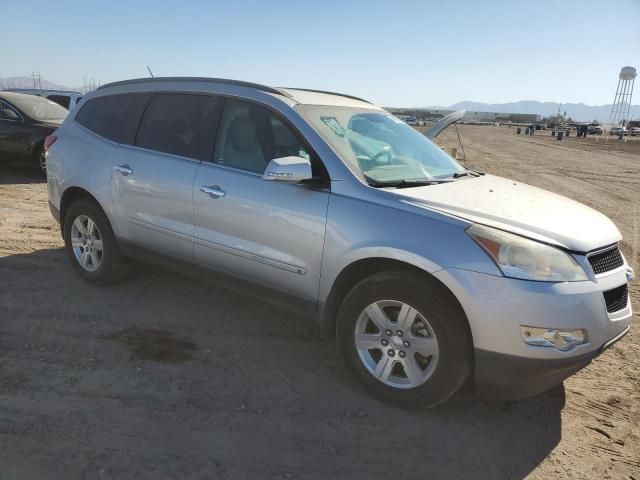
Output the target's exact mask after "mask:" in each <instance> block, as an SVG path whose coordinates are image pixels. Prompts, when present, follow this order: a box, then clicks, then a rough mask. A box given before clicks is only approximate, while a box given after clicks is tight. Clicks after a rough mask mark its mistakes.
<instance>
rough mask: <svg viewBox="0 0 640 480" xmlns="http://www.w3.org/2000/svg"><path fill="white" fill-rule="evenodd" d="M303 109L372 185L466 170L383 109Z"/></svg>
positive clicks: (440, 176) (315, 107)
mask: <svg viewBox="0 0 640 480" xmlns="http://www.w3.org/2000/svg"><path fill="white" fill-rule="evenodd" d="M296 109H297V110H298V112H300V114H301V115H302V116H303V117H304V118H305V120H307V122H309V123H310V124H311V126H312V127H313V128H314V129H315V130H316V131H317V132H318V133H319V134H320V135H321V136H322V137H323V138H324V139H325V140H326V141H327V142H328V143H329V145H331V146H332V147H333V149H334V150H335V151H336V153H337V154H338V155H339V156H340V158H342V160H343V161H344V162H345V163H346V164H347V165H348V166H349V167H351V168H352V169H353V170H355V171H356V172H357V173H359V174H361V175H362V176H364V178H365V179H366V180H367V181H368V182H369V183H378V182H380V183H393V182H401V181H411V180H438V179H444V178H449V177H451V176H452V175H454V174H455V173H458V172H462V171H464V170H465V169H464V168H463V167H462V166H461V165H460V164H458V163H457V162H456V161H455V160H454V159H453V158H451V157H450V156H449V155H447V154H446V153H445V152H444V151H443V150H442V149H441V148H440V147H438V146H437V145H436V144H435V143H433V142H431V141H430V140H429V139H427V138H426V137H425V136H424V135H422V134H420V133H419V132H418V131H416V130H415V129H414V128H412V127H410V126H409V125H407V124H406V123H405V122H403V121H402V120H400V119H398V118H396V117H394V116H393V115H391V114H390V113H388V112H386V111H384V110H374V109H366V108H353V107H335V106H324V105H322V106H321V105H298V106H297V107H296Z"/></svg>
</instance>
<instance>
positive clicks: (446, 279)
mask: <svg viewBox="0 0 640 480" xmlns="http://www.w3.org/2000/svg"><path fill="white" fill-rule="evenodd" d="M629 271H630V269H629V268H628V267H627V266H626V265H624V266H623V267H620V268H618V269H616V270H614V271H612V272H608V273H607V274H604V275H599V276H597V277H593V279H592V280H589V281H583V282H564V283H545V282H532V281H526V280H516V279H511V278H506V277H500V276H496V275H488V274H483V273H478V272H472V271H468V270H462V269H456V268H451V269H447V270H441V271H438V272H435V273H434V276H436V277H437V278H438V279H440V280H441V281H442V282H443V283H444V284H445V285H446V286H447V287H448V288H449V289H450V290H451V291H452V292H453V294H454V295H455V296H456V298H457V299H458V300H459V302H460V304H461V306H462V308H463V310H464V312H465V314H466V316H467V319H468V321H469V326H470V329H471V334H472V337H473V344H474V348H475V351H476V354H475V357H476V370H475V380H476V389H477V390H479V391H480V392H481V393H485V394H487V393H490V394H491V395H492V396H494V397H499V398H505V399H516V398H524V397H526V396H531V395H535V394H537V393H541V392H543V391H544V390H547V389H549V388H551V387H552V386H554V385H556V384H558V383H560V382H562V381H563V380H564V379H565V378H567V377H569V376H570V375H572V374H574V373H575V372H577V371H578V370H580V369H581V368H583V367H585V366H586V365H588V364H589V362H591V360H593V359H594V358H595V357H597V356H598V355H599V354H600V353H601V352H602V351H603V350H604V349H605V348H606V347H608V346H609V345H611V344H612V343H613V342H614V341H617V340H618V339H620V338H622V336H624V334H626V332H627V331H628V329H629V325H630V323H631V318H632V311H631V299H630V298H628V297H627V305H626V307H624V308H622V309H621V310H618V311H615V312H612V313H608V312H607V306H606V302H605V299H604V295H603V292H605V291H608V290H612V289H614V288H617V287H619V286H621V285H624V284H626V283H627V282H628V278H627V273H628V272H629ZM521 325H527V326H531V327H543V328H559V329H576V328H584V329H586V330H587V334H588V339H589V340H588V342H587V343H585V344H583V345H579V346H577V347H575V348H573V349H572V350H570V351H567V352H563V351H559V350H557V349H555V348H550V347H540V346H532V345H527V344H525V343H524V340H523V338H522V332H521V328H520V327H521Z"/></svg>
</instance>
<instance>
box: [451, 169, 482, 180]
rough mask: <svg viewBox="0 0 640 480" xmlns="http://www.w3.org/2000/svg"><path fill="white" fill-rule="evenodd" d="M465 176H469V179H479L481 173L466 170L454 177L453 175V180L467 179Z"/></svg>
mask: <svg viewBox="0 0 640 480" xmlns="http://www.w3.org/2000/svg"><path fill="white" fill-rule="evenodd" d="M465 176H469V177H479V176H480V173H478V172H476V171H473V170H464V171H463V172H456V173H454V174H453V175H451V178H460V177H465Z"/></svg>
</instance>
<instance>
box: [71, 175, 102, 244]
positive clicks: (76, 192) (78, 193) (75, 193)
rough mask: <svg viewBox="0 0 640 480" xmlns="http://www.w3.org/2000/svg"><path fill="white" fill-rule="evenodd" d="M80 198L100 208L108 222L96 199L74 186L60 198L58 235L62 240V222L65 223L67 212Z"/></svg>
mask: <svg viewBox="0 0 640 480" xmlns="http://www.w3.org/2000/svg"><path fill="white" fill-rule="evenodd" d="M81 198H85V199H88V200H90V201H92V202H94V203H95V204H96V205H97V206H98V207H99V208H100V210H102V212H103V213H104V214H105V216H106V217H107V220H109V216H108V215H107V213H106V212H105V210H104V208H102V206H101V205H100V202H98V200H97V199H96V197H95V196H94V195H92V194H91V193H90V192H89V191H88V190H85V189H84V188H82V187H75V186H74V187H68V188H67V189H66V190H65V191H64V192H63V193H62V197H61V198H60V233H61V235H62V238H63V239H64V222H65V217H66V213H67V211H68V210H69V207H70V206H71V205H72V204H73V203H74V202H77V201H78V200H80V199H81ZM109 223H111V220H109Z"/></svg>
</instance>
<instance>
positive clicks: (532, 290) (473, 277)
mask: <svg viewBox="0 0 640 480" xmlns="http://www.w3.org/2000/svg"><path fill="white" fill-rule="evenodd" d="M47 146H48V149H47V152H46V155H47V164H48V187H49V202H50V207H51V211H52V213H53V215H54V217H55V218H56V219H58V221H59V222H60V224H61V226H62V235H63V237H64V241H65V245H66V250H67V252H68V256H69V259H70V261H71V263H72V265H73V267H74V269H75V270H76V271H77V272H78V274H79V275H80V276H81V277H82V278H84V279H85V280H87V281H89V282H94V283H99V284H107V283H111V282H114V281H116V280H119V279H121V278H122V277H123V275H124V274H125V273H126V271H127V261H126V259H127V258H144V259H157V261H163V263H169V264H171V265H174V266H180V265H187V266H188V268H189V269H190V270H197V271H200V270H202V269H205V270H206V271H208V272H210V273H211V272H212V271H213V270H215V271H217V272H219V273H217V274H216V277H218V276H219V275H223V276H224V277H223V278H229V279H232V278H234V280H233V281H234V282H236V281H237V280H235V279H238V278H239V279H241V280H242V281H246V282H243V285H247V286H249V285H251V284H254V285H259V286H262V287H267V288H268V290H264V291H269V292H273V293H272V294H271V295H272V296H273V297H274V298H281V297H282V296H283V295H284V296H285V297H286V298H289V299H291V300H292V302H294V303H293V304H295V305H296V306H301V307H307V308H308V309H309V310H310V311H311V312H313V313H314V314H315V316H316V318H317V321H318V324H319V330H320V332H321V333H322V334H323V335H325V336H332V335H335V336H336V337H337V342H338V345H339V350H340V353H341V355H342V357H343V359H344V362H345V364H346V366H347V367H348V369H349V370H350V371H351V372H352V373H353V375H354V376H355V378H356V379H358V380H359V381H360V382H361V384H362V385H363V386H364V387H365V388H366V389H367V390H368V391H369V392H371V393H372V394H373V395H375V396H376V397H377V398H379V399H381V400H383V401H386V402H388V403H391V404H394V405H397V406H401V407H405V408H424V407H431V406H435V405H437V404H439V403H441V402H443V401H445V400H446V399H448V398H449V397H451V395H453V394H454V393H455V392H456V391H457V390H458V389H460V387H461V386H462V385H463V384H465V382H467V381H471V380H474V381H475V385H476V388H477V389H480V390H482V391H483V392H486V393H489V394H492V395H494V396H498V397H502V398H511V399H513V398H522V397H524V396H529V395H533V394H537V393H539V392H541V391H544V390H546V389H548V388H550V387H551V386H553V385H555V384H557V383H559V382H561V381H562V380H563V379H564V378H566V377H567V376H569V375H571V374H572V373H574V372H576V371H578V370H579V369H581V368H582V367H584V366H585V365H587V364H588V363H589V362H590V361H591V360H592V359H593V358H594V357H596V356H597V355H599V354H600V353H601V352H602V351H603V350H604V349H605V348H607V347H608V346H609V345H611V344H612V343H613V342H615V341H616V340H618V339H620V338H621V337H622V336H623V335H624V334H625V333H627V331H628V330H629V324H630V319H631V306H630V301H629V297H628V292H627V282H628V281H629V280H631V278H632V277H633V273H632V271H631V269H630V268H629V266H628V265H627V262H626V261H625V259H624V257H623V256H622V254H621V252H620V250H619V248H618V242H619V241H620V240H621V236H620V233H619V231H618V229H617V228H616V227H615V225H614V224H613V223H612V222H611V221H610V220H609V219H608V218H606V217H605V216H603V215H602V214H600V213H598V212H596V211H594V210H592V209H590V208H588V207H586V206H584V205H581V204H579V203H576V202H574V201H572V200H569V199H567V198H564V197H561V196H558V195H555V194H552V193H549V192H546V191H544V190H540V189H538V188H534V187H530V186H527V185H525V184H522V183H520V182H516V181H512V180H507V179H504V178H500V177H495V176H492V175H487V174H484V173H481V172H477V171H473V170H468V169H465V168H463V167H462V166H461V165H460V164H458V163H456V161H455V160H454V159H453V158H451V157H450V156H449V155H447V154H446V153H445V152H443V151H442V149H440V148H439V147H438V146H436V145H435V144H434V143H432V142H431V141H430V140H429V139H427V138H426V137H425V136H424V135H422V134H420V133H418V132H417V131H416V130H415V129H413V128H411V127H410V126H408V125H407V124H405V123H404V122H403V121H402V120H399V119H398V118H396V117H394V116H393V115H391V114H389V113H388V112H386V111H385V110H383V109H381V108H379V107H377V106H375V105H372V104H371V103H369V102H367V101H365V100H362V99H359V98H355V97H351V96H348V95H341V94H336V93H328V92H320V91H310V90H304V89H291V88H278V89H276V88H270V87H265V86H261V85H255V84H250V83H245V82H237V81H229V80H217V79H204V78H155V79H142V80H130V81H124V82H116V83H112V84H109V85H105V86H103V87H101V88H99V89H98V90H97V91H95V92H93V93H91V94H89V95H87V96H86V97H85V98H83V100H82V102H81V104H80V106H79V108H78V109H77V110H76V111H75V112H72V114H71V115H69V117H67V119H66V121H65V122H64V123H63V124H62V126H61V127H60V128H59V129H58V130H57V131H56V132H55V136H53V137H50V138H49V139H48V141H47ZM196 267H197V268H196ZM211 274H212V273H211ZM212 275H213V274H212ZM261 290H262V289H261ZM251 291H252V292H253V291H256V289H255V288H252V289H251ZM294 299H295V300H294Z"/></svg>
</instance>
